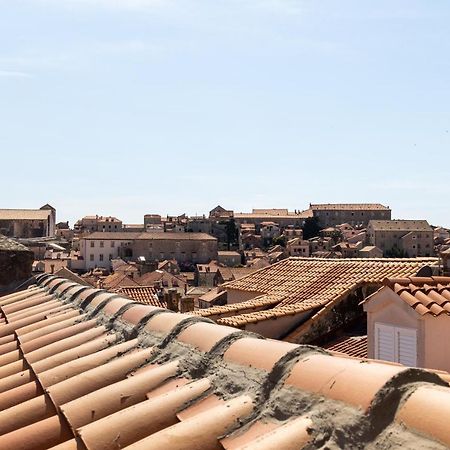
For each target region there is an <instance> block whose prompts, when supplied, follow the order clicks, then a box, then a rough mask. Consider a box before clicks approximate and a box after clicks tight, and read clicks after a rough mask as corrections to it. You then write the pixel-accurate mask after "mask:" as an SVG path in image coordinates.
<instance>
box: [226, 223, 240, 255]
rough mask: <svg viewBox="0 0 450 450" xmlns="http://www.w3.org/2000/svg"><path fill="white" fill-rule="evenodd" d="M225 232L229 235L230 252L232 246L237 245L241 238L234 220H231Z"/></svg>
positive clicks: (228, 245)
mask: <svg viewBox="0 0 450 450" xmlns="http://www.w3.org/2000/svg"><path fill="white" fill-rule="evenodd" d="M225 232H226V234H227V247H228V250H230V248H231V246H232V245H237V241H238V236H239V230H238V228H237V226H236V223H235V221H234V219H230V220H229V221H228V222H227V224H226V226H225Z"/></svg>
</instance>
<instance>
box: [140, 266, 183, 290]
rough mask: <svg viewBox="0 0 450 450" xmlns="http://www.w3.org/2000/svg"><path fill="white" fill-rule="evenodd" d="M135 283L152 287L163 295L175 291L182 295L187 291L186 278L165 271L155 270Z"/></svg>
mask: <svg viewBox="0 0 450 450" xmlns="http://www.w3.org/2000/svg"><path fill="white" fill-rule="evenodd" d="M136 282H137V283H138V284H139V285H141V286H152V287H154V288H156V289H157V290H158V292H160V291H162V292H163V293H167V292H168V291H169V290H175V291H176V292H178V293H179V294H180V295H184V294H185V293H186V291H187V289H188V284H187V280H186V278H185V277H184V276H183V275H181V274H178V275H175V274H173V273H169V272H166V271H165V270H155V271H154V272H147V273H145V274H144V275H141V276H140V277H139V278H137V279H136Z"/></svg>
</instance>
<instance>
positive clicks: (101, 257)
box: [99, 253, 103, 261]
mask: <svg viewBox="0 0 450 450" xmlns="http://www.w3.org/2000/svg"><path fill="white" fill-rule="evenodd" d="M99 259H100V261H103V253H100V255H99Z"/></svg>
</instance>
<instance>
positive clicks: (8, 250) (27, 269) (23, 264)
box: [0, 235, 34, 294]
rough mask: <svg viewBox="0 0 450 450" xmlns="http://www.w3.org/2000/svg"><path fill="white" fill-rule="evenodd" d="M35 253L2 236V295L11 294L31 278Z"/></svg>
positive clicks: (0, 236)
mask: <svg viewBox="0 0 450 450" xmlns="http://www.w3.org/2000/svg"><path fill="white" fill-rule="evenodd" d="M33 259H34V258H33V252H31V251H30V250H29V249H28V248H27V247H25V246H24V245H22V244H19V243H18V242H16V241H14V240H13V239H9V238H7V237H5V236H2V235H0V294H3V293H6V292H9V291H10V290H11V289H13V288H15V287H17V286H18V285H19V284H21V283H22V282H24V281H26V280H27V279H28V278H30V277H31V269H32V265H33Z"/></svg>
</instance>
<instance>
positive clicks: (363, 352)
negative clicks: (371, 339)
mask: <svg viewBox="0 0 450 450" xmlns="http://www.w3.org/2000/svg"><path fill="white" fill-rule="evenodd" d="M325 348H326V349H327V350H329V351H331V352H339V353H344V354H346V355H349V356H354V357H356V358H367V336H345V337H342V338H339V339H337V340H336V341H334V342H331V343H330V344H328V345H325Z"/></svg>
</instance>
